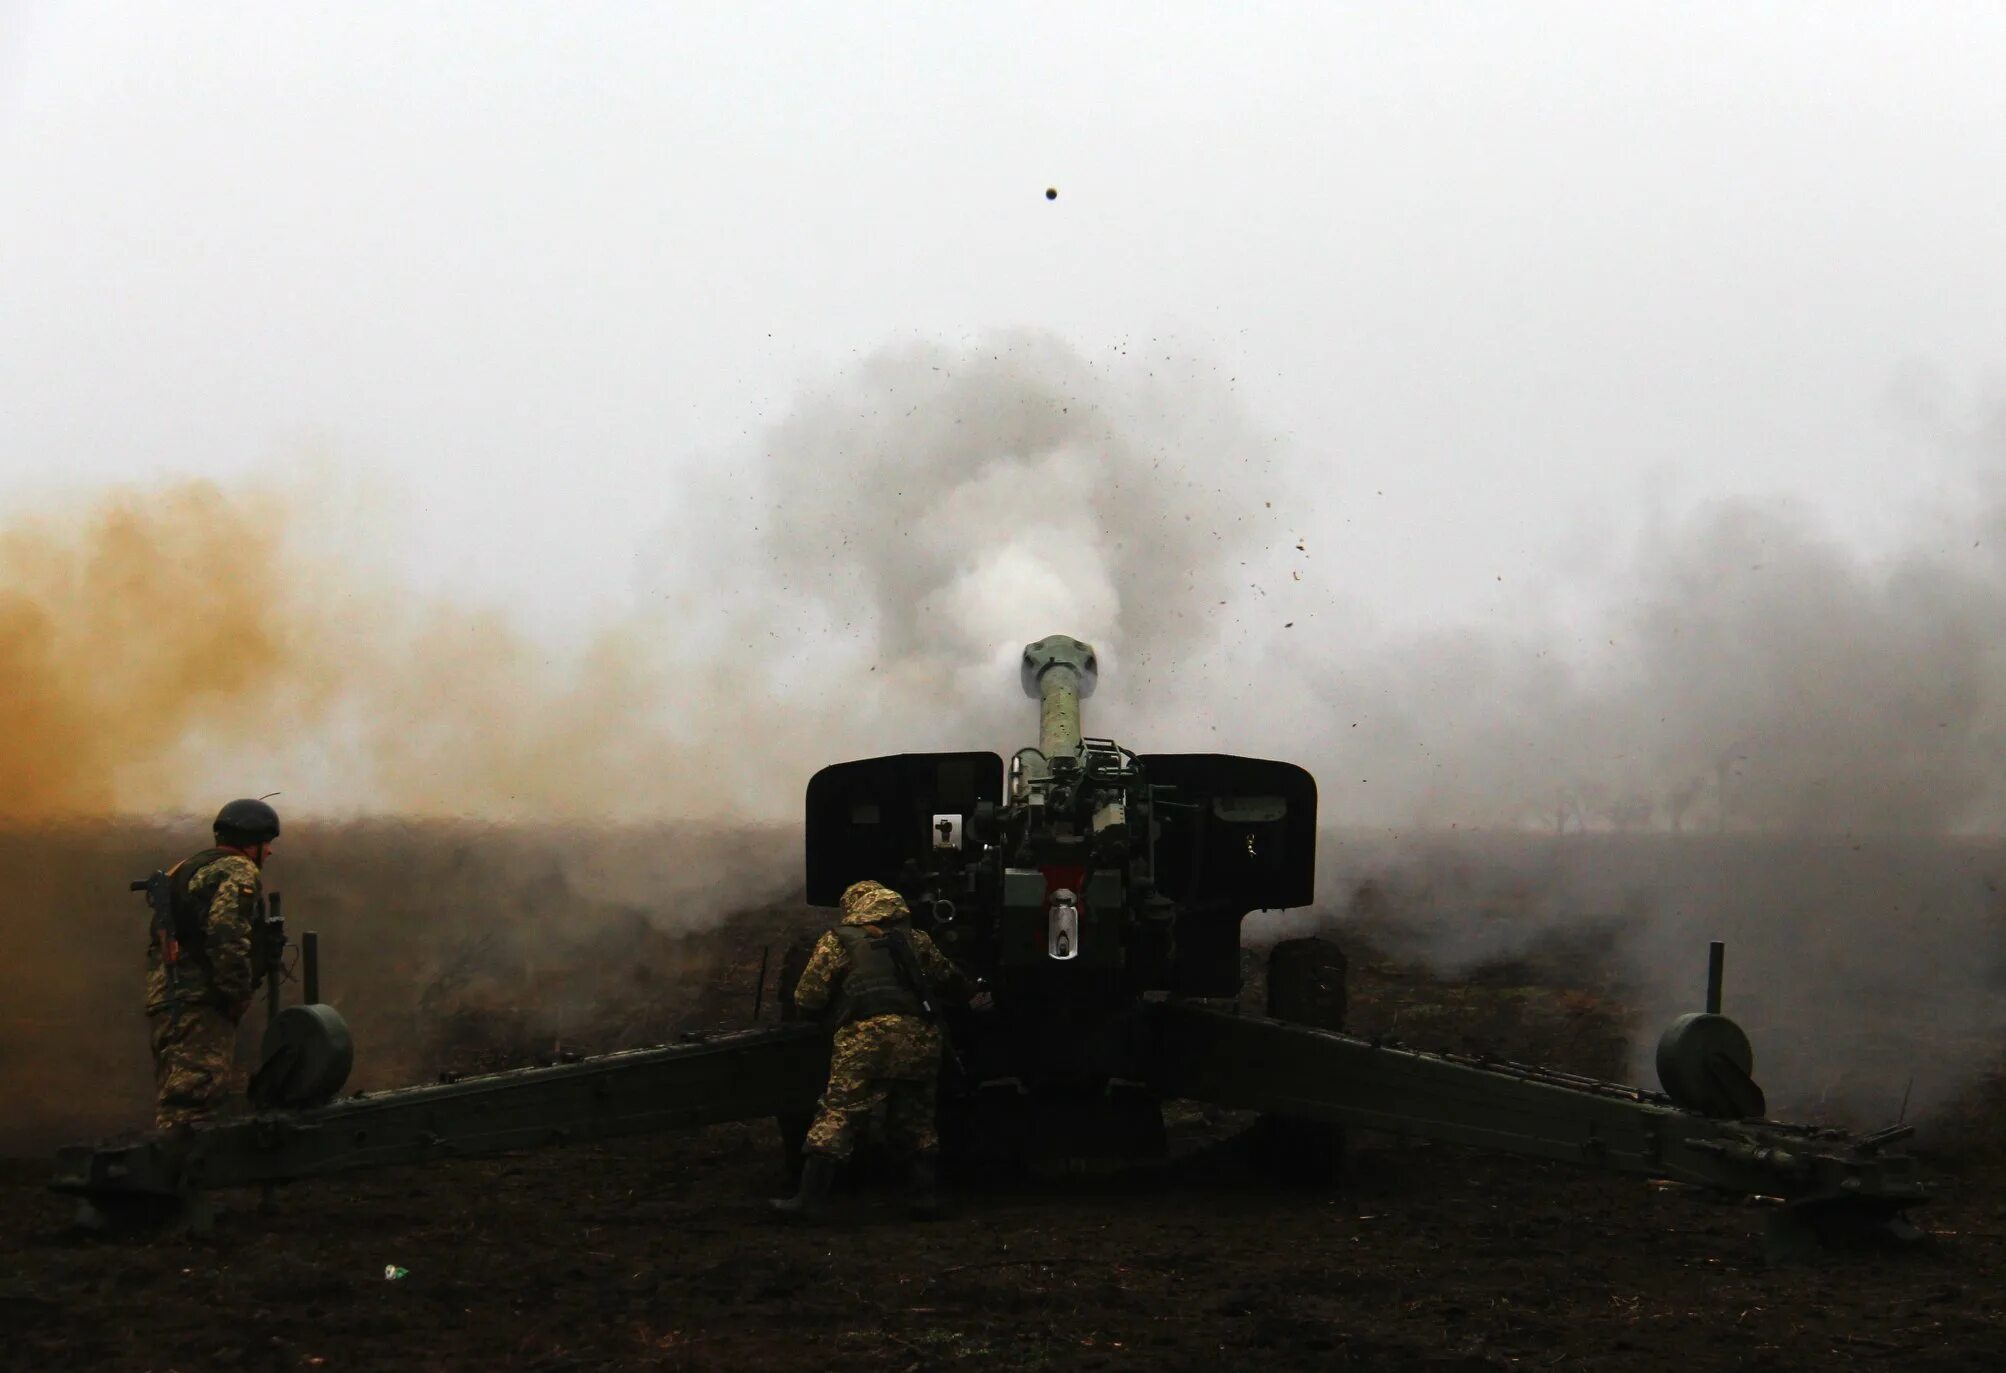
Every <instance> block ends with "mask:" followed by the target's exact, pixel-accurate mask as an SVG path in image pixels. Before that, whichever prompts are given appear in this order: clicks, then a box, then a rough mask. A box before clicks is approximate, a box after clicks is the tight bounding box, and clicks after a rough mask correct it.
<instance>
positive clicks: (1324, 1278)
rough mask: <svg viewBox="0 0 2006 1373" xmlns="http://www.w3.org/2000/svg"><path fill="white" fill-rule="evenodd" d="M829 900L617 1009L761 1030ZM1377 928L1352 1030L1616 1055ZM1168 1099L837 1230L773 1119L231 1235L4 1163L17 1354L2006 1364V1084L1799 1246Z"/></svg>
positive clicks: (1486, 975) (1596, 982) (1696, 1206)
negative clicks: (1876, 1216) (1096, 1155)
mask: <svg viewBox="0 0 2006 1373" xmlns="http://www.w3.org/2000/svg"><path fill="white" fill-rule="evenodd" d="M810 920H812V916H811V915H810V914H809V913H808V912H806V911H803V910H799V909H792V910H788V909H771V910H767V911H763V912H760V913H757V914H756V915H751V916H747V917H744V918H742V919H740V920H737V921H735V922H731V923H728V924H726V925H725V926H723V927H721V928H720V929H717V930H715V931H712V932H710V933H707V934H702V935H695V936H691V937H690V947H689V948H688V949H687V950H685V952H687V953H688V954H689V957H688V958H686V959H682V960H679V961H678V966H680V967H685V968H688V969H692V970H696V969H701V970H703V971H702V972H700V973H699V972H695V971H692V972H690V973H689V974H688V975H687V976H686V977H684V978H683V979H681V980H679V981H676V982H675V983H674V984H673V985H668V986H664V987H661V988H658V989H657V990H658V991H660V992H661V993H662V996H663V1000H664V1002H665V1003H670V1002H672V1003H674V1004H676V1005H677V1006H679V1007H680V1008H681V1009H680V1011H679V1013H678V1014H677V1015H674V1016H666V1015H665V1019H664V1020H663V1022H662V1023H659V1024H636V1023H633V1022H632V1021H631V1020H630V1021H628V1022H627V1023H624V1024H623V1025H622V1026H621V1028H620V1031H619V1036H620V1037H621V1038H631V1037H632V1036H634V1035H636V1034H639V1033H642V1032H644V1031H655V1030H663V1029H670V1028H673V1027H674V1024H678V1023H724V1022H729V1021H737V1022H739V1023H743V1022H744V1021H745V1020H746V1019H747V1018H748V1015H749V1012H750V999H751V998H750V988H751V984H752V981H753V978H754V975H755V972H756V969H757V967H758V963H759V951H760V949H761V948H762V947H764V946H768V945H772V944H773V943H774V942H775V941H776V940H778V939H780V938H781V937H782V936H784V935H785V934H786V933H787V931H788V930H789V929H791V928H793V927H795V926H797V925H800V924H803V923H806V922H808V921H810ZM1365 938H1366V939H1367V940H1368V941H1369V939H1370V931H1369V930H1368V931H1366V932H1365ZM1350 952H1351V954H1352V960H1353V968H1352V978H1351V987H1352V1014H1351V1023H1352V1025H1353V1026H1354V1027H1355V1028H1361V1029H1365V1030H1380V1031H1383V1030H1388V1029H1391V1030H1392V1031H1393V1032H1396V1033H1398V1034H1400V1035H1401V1036H1402V1037H1403V1038H1405V1039H1406V1040H1408V1041H1409V1042H1412V1043H1415V1044H1417V1045H1420V1046H1422V1047H1456V1048H1461V1047H1471V1046H1475V1047H1480V1048H1486V1049H1490V1050H1492V1051H1495V1052H1501V1053H1507V1054H1512V1055H1515V1056H1522V1057H1537V1058H1541V1059H1545V1060H1549V1061H1554V1062H1558V1063H1561V1064H1563V1065H1566V1066H1571V1067H1575V1068H1579V1069H1584V1070H1588V1071H1593V1072H1597V1073H1604V1074H1614V1073H1617V1072H1620V1071H1621V1070H1622V1067H1623V1064H1624V1062H1625V1059H1626V1049H1625V1043H1626V1039H1627V1025H1626V1010H1625V1004H1626V1003H1625V992H1626V989H1625V988H1624V987H1623V986H1622V985H1621V984H1620V981H1619V980H1618V975H1617V974H1616V973H1615V972H1614V971H1613V970H1612V966H1611V964H1610V961H1609V960H1607V959H1603V958H1600V957H1598V956H1597V950H1595V949H1594V948H1592V947H1586V948H1584V947H1581V946H1580V945H1578V944H1576V945H1572V946H1565V947H1563V946H1559V945H1555V946H1552V947H1547V948H1544V949H1535V950H1534V952H1533V953H1532V955H1530V956H1526V957H1516V958H1514V959H1513V960H1512V961H1511V962H1510V963H1500V964H1497V965H1494V966H1487V967H1483V968H1479V969H1477V970H1475V972H1473V973H1471V974H1470V975H1468V976H1466V977H1464V978H1461V979H1458V980H1457V981H1456V982H1454V983H1447V982H1443V981H1440V980H1437V979H1436V978H1434V977H1431V976H1430V975H1428V974H1426V973H1425V972H1423V971H1422V970H1421V969H1420V968H1419V967H1418V966H1415V965H1411V964H1406V963H1402V962H1399V961H1395V960H1394V959H1393V957H1392V956H1391V955H1389V954H1385V953H1382V952H1378V951H1376V950H1375V949H1374V947H1372V945H1371V944H1370V943H1369V942H1363V943H1361V942H1354V943H1353V945H1352V947H1351V949H1350ZM1259 991H1260V989H1259V986H1258V978H1257V977H1256V978H1255V979H1254V980H1253V985H1250V988H1249V991H1248V994H1247V998H1246V1000H1247V1001H1248V1003H1249V1004H1251V1005H1258V1004H1259ZM767 1014H768V1016H769V1018H770V1015H771V1010H770V1008H769V1009H768V1012H767ZM484 1015H485V1018H483V1016H484ZM511 1023H512V1022H510V1021H509V1019H508V1017H507V1014H506V1010H505V1008H490V1010H489V1011H488V1012H485V1013H475V1014H470V1015H469V1016H467V1017H466V1018H464V1019H463V1020H462V1021H461V1022H459V1023H457V1024H456V1026H455V1027H453V1033H451V1034H447V1035H443V1036H442V1037H440V1039H439V1040H438V1047H439V1050H440V1052H443V1053H446V1054H448V1055H449V1056H450V1057H452V1058H453V1059H454V1061H455V1064H456V1065H460V1066H467V1065H469V1064H470V1063H471V1062H481V1063H483V1064H490V1063H493V1062H496V1061H500V1060H508V1059H519V1058H520V1057H522V1056H523V1055H524V1054H529V1053H534V1052H535V1051H536V1046H535V1045H534V1044H529V1043H524V1042H518V1041H517V1040H516V1039H512V1037H511V1036H512V1032H511V1029H510V1026H511ZM538 1033H541V1031H539V1032H538ZM576 1047H584V1048H594V1047H602V1046H599V1045H592V1044H583V1045H578V1046H576ZM1172 1120H1173V1140H1174V1152H1175V1155H1176V1157H1175V1159H1174V1161H1173V1162H1172V1163H1171V1164H1170V1165H1169V1166H1168V1167H1166V1168H1164V1169H1162V1170H1159V1171H1157V1172H1155V1173H1153V1174H1150V1175H1145V1176H1137V1177H1132V1178H1128V1179H1124V1180H1119V1181H1115V1182H1100V1183H1093V1184H1086V1183H1080V1184H1056V1183H1048V1184H1027V1183H1019V1184H1014V1185H1008V1186H994V1187H986V1188H966V1187H964V1188H962V1189H960V1190H959V1191H958V1192H957V1194H956V1196H955V1199H954V1206H953V1209H952V1211H951V1214H950V1215H949V1216H948V1217H947V1218H946V1219H943V1220H941V1221H939V1222H937V1223H934V1224H931V1225H925V1226H913V1225H909V1224H906V1223H904V1222H903V1221H902V1220H901V1219H900V1217H899V1215H898V1214H897V1212H896V1211H895V1210H894V1209H893V1207H892V1206H891V1204H890V1199H889V1198H887V1197H885V1196H883V1195H880V1194H875V1193H873V1192H871V1191H868V1190H853V1191H852V1192H850V1193H849V1194H848V1195H846V1196H845V1197H844V1198H843V1199H842V1202H841V1207H840V1218H839V1222H838V1223H837V1224H835V1225H833V1226H831V1227H828V1228H824V1229H816V1230H810V1231H791V1230H784V1229H780V1228H776V1227H775V1226H773V1225H770V1224H768V1223H767V1222H766V1220H765V1218H764V1217H763V1215H762V1206H761V1199H762V1198H764V1197H765V1196H767V1195H769V1194H771V1193H773V1192H774V1191H775V1190H776V1189H778V1188H779V1187H780V1186H781V1183H782V1163H781V1151H780V1148H779V1145H778V1142H777V1138H776V1135H775V1132H774V1129H773V1127H772V1126H771V1124H770V1123H764V1122H760V1123H752V1124H745V1125H731V1126H721V1127H717V1128H713V1129H710V1130H706V1131H703V1132H701V1133H697V1134H692V1135H684V1136H671V1137H660V1138H652V1139H639V1140H632V1141H627V1142H624V1143H620V1144H617V1145H612V1146H606V1147H595V1148H585V1149H575V1150H570V1151H551V1152H545V1153H539V1154H534V1155H525V1156H519V1157H508V1158H499V1159H490V1160H478V1161H467V1162H461V1163H456V1164H448V1165H444V1166H438V1167H430V1168H423V1169H417V1168H412V1169H397V1170H390V1171H385V1172H381V1173H376V1174H364V1175H357V1176H355V1177H352V1178H346V1179H338V1180H330V1181H323V1182H317V1183H311V1184H304V1185H300V1186H296V1187H293V1188H290V1189H287V1190H286V1191H285V1192H283V1193H282V1194H281V1196H280V1199H279V1206H278V1208H277V1210H276V1212H275V1213H273V1214H258V1213H257V1212H256V1211H255V1209H248V1208H250V1205H251V1203H252V1202H254V1201H255V1198H251V1197H245V1198H242V1199H241V1200H242V1203H243V1204H244V1205H245V1207H246V1208H247V1209H245V1210H241V1211H238V1212H236V1213H233V1214H231V1215H228V1216H226V1217H225V1219H224V1221H223V1223H222V1225H221V1226H220V1227H219V1230H218V1232H217V1233H216V1234H215V1235H214V1236H213V1237H211V1238H208V1239H204V1240H195V1239H190V1238H187V1237H179V1236H169V1237H154V1238H148V1239H139V1240H134V1239H124V1240H112V1241H97V1240H88V1239H82V1238H79V1237H77V1236H76V1235H74V1234H72V1233H70V1232H68V1231H67V1229H66V1221H67V1219H68V1216H69V1206H68V1205H67V1204H66V1203H65V1202H63V1201H61V1200H60V1199H58V1198H56V1197H54V1196H52V1195H49V1194H48V1193H46V1192H45V1191H43V1190H42V1186H41V1184H42V1182H43V1181H44V1179H45V1177H46V1174H47V1160H46V1158H45V1157H43V1156H36V1157H30V1158H23V1159H19V1160H16V1161H13V1162H9V1163H7V1164H5V1165H4V1168H0V1253H4V1254H5V1255H6V1258H5V1260H4V1265H5V1267H4V1270H0V1368H6V1369H67V1368H93V1369H95V1368H102V1369H120V1370H124V1369H131V1370H149V1369H150V1370H169V1369H173V1370H180V1371H181V1373H194V1371H195V1370H211V1369H217V1370H229V1369H272V1370H302V1369H309V1370H316V1369H318V1370H338V1369H364V1370H432V1369H451V1370H458V1369H523V1370H532V1369H533V1370H549V1371H550V1373H557V1371H558V1370H576V1369H599V1368H619V1369H624V1368H635V1369H740V1368H773V1369H811V1368H812V1369H850V1368H856V1369H894V1370H916V1369H948V1368H971V1369H984V1370H991V1369H999V1370H1002V1369H1042V1368H1102V1369H1116V1368H1134V1369H1185V1368H1189V1369H1214V1368H1263V1369H1271V1368H1293V1367H1303V1368H1312V1367H1313V1368H1318V1369H1332V1368H1373V1369H1403V1368H1423V1369H1471V1370H1475V1369H1494V1368H1496V1369H1502V1368H1540V1369H1545V1368H1579V1369H1600V1368H1611V1369H1613V1368H1621V1369H1679V1370H1691V1369H1712V1368H1750V1369H1800V1368H1801V1369H1821V1370H1827V1369H1834V1368H1838V1369H1850V1368H1889V1369H1918V1370H1920V1369H1973V1370H1977V1369H1990V1368H1995V1367H2000V1366H2006V1288H2002V1281H2001V1280H2002V1276H2006V1146H2002V1145H2001V1143H2000V1140H2001V1135H2002V1131H2001V1126H2002V1125H2006V1086H2002V1085H2001V1081H2000V1079H1999V1078H1998V1077H1997V1076H1996V1075H1995V1076H1994V1077H1993V1078H1992V1079H1990V1080H1989V1081H1988V1082H1986V1083H1985V1084H1982V1085H1981V1086H1980V1087H1978V1088H1977V1089H1974V1090H1972V1091H1968V1092H1967V1093H1965V1094H1964V1095H1963V1096H1962V1097H1961V1098H1959V1099H1958V1100H1957V1101H1956V1103H1955V1104H1954V1105H1953V1106H1951V1107H1948V1108H1945V1109H1942V1110H1939V1111H1938V1112H1937V1114H1936V1116H1935V1118H1934V1119H1932V1120H1931V1121H1930V1122H1929V1123H1928V1129H1927V1130H1926V1132H1925V1135H1924V1137H1923V1138H1922V1140H1921V1141H1920V1144H1921V1148H1922V1152H1924V1153H1925V1155H1926V1157H1927V1158H1928V1160H1929V1164H1930V1167H1931V1171H1932V1175H1933V1176H1934V1177H1935V1178H1936V1179H1937V1180H1938V1181H1939V1183H1940V1187H1941V1199H1940V1201H1939V1202H1938V1203H1936V1204H1933V1205H1932V1206H1930V1207H1929V1208H1927V1209H1926V1211H1923V1212H1918V1213H1917V1219H1918V1220H1919V1221H1921V1222H1922V1223H1923V1224H1924V1226H1925V1227H1926V1228H1927V1229H1928V1231H1929V1232H1930V1237H1929V1239H1928V1241H1927V1242H1926V1243H1925V1244H1923V1245H1922V1246H1920V1247H1918V1248H1916V1249H1913V1250H1910V1251H1905V1252H1901V1253H1897V1254H1886V1253H1879V1252H1871V1251H1869V1252H1845V1253H1837V1254H1831V1255H1827V1256H1825V1257H1824V1258H1822V1259H1821V1260H1820V1261H1819V1262H1816V1263H1813V1264H1809V1265H1804V1266H1797V1267H1785V1268H1773V1267H1770V1266H1768V1265H1767V1264H1766V1263H1765V1262H1764V1259H1763V1247H1762V1243H1761V1236H1762V1233H1763V1226H1764V1222H1765V1217H1766V1214H1767V1213H1766V1212H1765V1211H1764V1210H1763V1209H1762V1208H1759V1207H1756V1206H1752V1205H1749V1204H1745V1203H1740V1202H1730V1201H1721V1200H1717V1199H1713V1198H1711V1197H1708V1196H1706V1195H1702V1194H1698V1193H1695V1192H1692V1191H1690V1190H1687V1189H1683V1188H1676V1187H1665V1186H1656V1185H1652V1184H1650V1183H1648V1182H1644V1181H1639V1180H1637V1179H1634V1178H1626V1177H1615V1176H1602V1175H1599V1174H1596V1173H1593V1172H1588V1171H1584V1170H1580V1169H1575V1168H1570V1167H1566V1166H1561V1165H1549V1164H1528V1163H1522V1162H1518V1161H1515V1160H1512V1159H1506V1158H1495V1157H1489V1156H1485V1155H1481V1154H1476V1153H1471V1152H1467V1151H1464V1150H1460V1149H1453V1148H1446V1147H1426V1146H1414V1145H1408V1146H1405V1147H1402V1146H1399V1145H1397V1144H1396V1143H1395V1142H1393V1141H1390V1140H1385V1139H1357V1140H1354V1141H1353V1146H1352V1151H1351V1166H1350V1171H1349V1178H1348V1180H1347V1181H1346V1182H1345V1183H1344V1184H1343V1185H1342V1186H1340V1187H1338V1188H1335V1189H1330V1190H1317V1191H1283V1190H1277V1189H1275V1188H1273V1187H1271V1186H1269V1185H1268V1184H1267V1183H1266V1182H1265V1181H1263V1180H1262V1179H1261V1178H1259V1177H1258V1176H1257V1175H1256V1174H1255V1173H1254V1171H1253V1170H1252V1169H1251V1168H1250V1167H1249V1166H1248V1165H1247V1163H1246V1161H1245V1159H1244V1157H1243V1155H1242V1154H1241V1153H1240V1152H1239V1151H1238V1150H1236V1149H1235V1148H1234V1147H1233V1144H1232V1142H1231V1141H1232V1136H1233V1133H1234V1131H1235V1130H1237V1129H1238V1128H1240V1127H1241V1126H1243V1125H1244V1124H1245V1120H1244V1118H1241V1117H1235V1116H1228V1115H1224V1114H1220V1113H1209V1112H1206V1111H1203V1110H1200V1109H1197V1108H1189V1107H1183V1106H1179V1107H1177V1108H1176V1109H1175V1110H1174V1111H1173V1114H1172ZM386 1265H396V1266H398V1267H400V1268H403V1269H406V1270H408V1274H407V1275H406V1276H404V1277H401V1278H398V1279H395V1280H386V1279H385V1276H384V1270H385V1267H386Z"/></svg>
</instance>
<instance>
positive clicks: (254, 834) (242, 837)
mask: <svg viewBox="0 0 2006 1373" xmlns="http://www.w3.org/2000/svg"><path fill="white" fill-rule="evenodd" d="M215 829H216V838H217V839H218V840H220V841H223V842H225V843H232V842H234V843H243V844H269V843H271V842H272V840H274V839H276V838H278V837H279V813H278V812H277V811H275V810H273V809H272V808H271V807H270V806H268V805H266V804H265V803H264V802H263V801H252V800H242V801H232V802H230V803H229V804H228V805H226V806H224V807H223V809H221V810H219V811H217V812H216V825H215Z"/></svg>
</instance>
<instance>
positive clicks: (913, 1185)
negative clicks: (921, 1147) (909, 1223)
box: [905, 1151, 940, 1220]
mask: <svg viewBox="0 0 2006 1373" xmlns="http://www.w3.org/2000/svg"><path fill="white" fill-rule="evenodd" d="M905 1209H906V1214H907V1215H909V1216H911V1217H912V1218H913V1219H914V1220H934V1219H936V1218H937V1217H938V1216H939V1215H940V1156H939V1155H938V1154H935V1153H933V1152H931V1151H929V1152H927V1153H924V1154H917V1155H915V1156H914V1157H913V1161H912V1168H911V1171H909V1172H908V1173H907V1174H906V1199H905Z"/></svg>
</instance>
